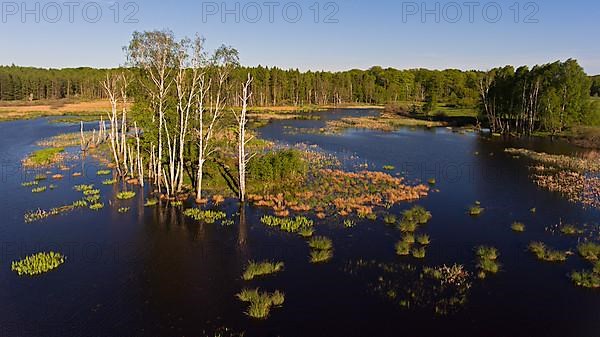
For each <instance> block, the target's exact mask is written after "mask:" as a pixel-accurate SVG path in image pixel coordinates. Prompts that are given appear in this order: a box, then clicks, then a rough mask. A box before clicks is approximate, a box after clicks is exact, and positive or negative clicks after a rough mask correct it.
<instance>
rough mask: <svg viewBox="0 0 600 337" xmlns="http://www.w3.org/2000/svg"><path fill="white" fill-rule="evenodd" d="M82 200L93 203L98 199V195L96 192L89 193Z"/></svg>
mask: <svg viewBox="0 0 600 337" xmlns="http://www.w3.org/2000/svg"><path fill="white" fill-rule="evenodd" d="M83 200H85V201H86V202H89V203H90V204H95V203H97V202H98V201H100V195H98V194H94V195H89V196H87V197H85V198H84V199H83Z"/></svg>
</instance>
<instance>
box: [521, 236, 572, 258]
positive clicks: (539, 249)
mask: <svg viewBox="0 0 600 337" xmlns="http://www.w3.org/2000/svg"><path fill="white" fill-rule="evenodd" d="M529 251H531V252H532V253H533V254H534V255H535V256H536V257H537V258H538V259H539V260H542V261H547V262H563V261H566V260H567V257H568V253H567V252H562V251H558V250H553V249H550V248H548V247H547V246H546V245H545V244H544V243H543V242H537V241H536V242H532V243H530V244H529Z"/></svg>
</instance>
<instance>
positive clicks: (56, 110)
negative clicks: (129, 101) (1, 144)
mask: <svg viewBox="0 0 600 337" xmlns="http://www.w3.org/2000/svg"><path fill="white" fill-rule="evenodd" d="M22 103H23V104H16V103H10V104H8V103H4V104H2V105H0V120H14V119H29V118H36V117H43V116H65V115H103V114H105V113H106V112H108V111H110V104H109V102H108V101H107V100H95V101H80V102H75V101H64V100H59V101H44V102H38V103H36V102H22Z"/></svg>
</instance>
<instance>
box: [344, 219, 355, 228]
mask: <svg viewBox="0 0 600 337" xmlns="http://www.w3.org/2000/svg"><path fill="white" fill-rule="evenodd" d="M355 225H356V222H354V221H353V220H350V219H346V220H344V227H345V228H352V227H354V226H355Z"/></svg>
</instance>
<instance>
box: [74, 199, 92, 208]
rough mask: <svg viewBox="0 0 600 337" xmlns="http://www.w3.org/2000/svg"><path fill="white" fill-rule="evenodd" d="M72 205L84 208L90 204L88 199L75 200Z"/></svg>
mask: <svg viewBox="0 0 600 337" xmlns="http://www.w3.org/2000/svg"><path fill="white" fill-rule="evenodd" d="M72 206H73V207H74V208H84V207H87V206H88V203H87V201H86V200H77V201H73V204H72Z"/></svg>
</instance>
